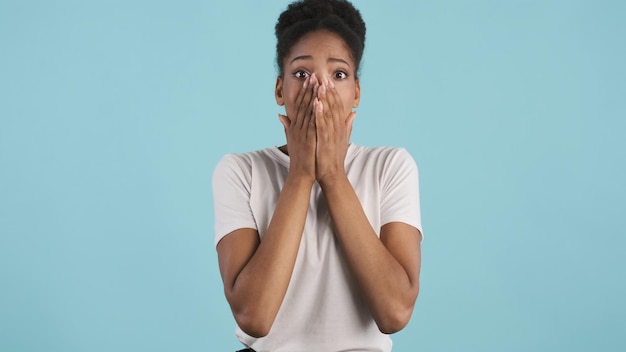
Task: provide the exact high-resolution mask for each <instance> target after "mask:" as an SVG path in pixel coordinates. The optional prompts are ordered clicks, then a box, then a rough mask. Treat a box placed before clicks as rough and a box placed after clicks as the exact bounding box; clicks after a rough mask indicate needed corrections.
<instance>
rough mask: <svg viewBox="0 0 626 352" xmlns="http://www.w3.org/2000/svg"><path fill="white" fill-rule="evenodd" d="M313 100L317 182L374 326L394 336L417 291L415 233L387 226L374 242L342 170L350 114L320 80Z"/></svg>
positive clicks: (395, 224)
mask: <svg viewBox="0 0 626 352" xmlns="http://www.w3.org/2000/svg"><path fill="white" fill-rule="evenodd" d="M318 96H319V99H317V100H316V101H315V106H316V114H315V115H316V120H315V121H316V125H317V155H316V160H317V166H316V177H317V181H318V183H319V184H320V186H321V188H322V192H323V193H324V196H325V198H326V202H327V204H328V209H329V212H330V216H331V218H332V221H333V224H334V226H335V231H336V237H337V239H338V241H339V244H340V246H341V248H342V250H343V253H344V255H345V257H346V261H347V263H348V266H349V267H350V269H351V272H352V274H353V275H354V277H355V278H356V282H357V284H358V285H359V288H360V291H361V292H363V296H364V298H365V301H366V302H367V305H368V307H369V310H370V312H371V314H372V316H373V318H374V320H375V321H376V324H377V325H378V328H379V329H380V331H382V332H384V333H394V332H396V331H399V330H401V329H402V328H404V326H406V324H407V323H408V321H409V319H410V317H411V314H412V312H413V307H414V305H415V300H416V299H417V294H418V292H419V272H420V260H421V258H420V239H421V234H420V233H419V230H418V229H416V228H414V227H412V226H410V225H407V224H404V223H400V222H392V223H389V224H386V225H384V226H383V227H382V228H381V233H380V239H379V238H378V237H377V236H376V233H375V232H374V229H373V228H372V226H371V225H370V223H369V221H368V219H367V217H366V215H365V212H364V211H363V207H362V206H361V203H360V201H359V199H358V197H357V195H356V193H355V191H354V189H353V188H352V185H351V184H350V181H349V180H348V177H347V176H346V172H345V168H344V162H345V157H346V154H347V149H348V142H349V137H350V132H351V128H352V121H353V120H354V117H355V115H354V114H355V113H354V112H351V113H349V114H347V113H346V111H345V110H344V107H343V106H342V103H341V99H340V97H339V95H338V93H337V91H336V89H335V87H334V84H333V83H332V81H330V80H326V81H324V82H323V84H322V85H321V86H320V89H319V94H318ZM346 116H347V117H346Z"/></svg>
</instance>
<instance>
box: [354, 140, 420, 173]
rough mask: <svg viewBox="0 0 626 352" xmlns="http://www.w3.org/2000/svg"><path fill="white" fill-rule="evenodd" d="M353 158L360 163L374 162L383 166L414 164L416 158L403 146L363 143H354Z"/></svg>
mask: <svg viewBox="0 0 626 352" xmlns="http://www.w3.org/2000/svg"><path fill="white" fill-rule="evenodd" d="M352 149H353V150H352V154H353V160H354V161H356V162H360V163H372V162H374V163H375V164H377V165H379V166H380V167H383V168H388V167H391V166H393V165H406V164H408V165H414V166H415V167H417V166H416V163H415V159H413V157H412V156H411V154H410V153H409V152H408V151H407V150H406V149H405V148H402V147H391V146H378V147H366V146H361V145H354V144H353V145H352Z"/></svg>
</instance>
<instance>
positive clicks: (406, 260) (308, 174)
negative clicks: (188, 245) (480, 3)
mask: <svg viewBox="0 0 626 352" xmlns="http://www.w3.org/2000/svg"><path fill="white" fill-rule="evenodd" d="M276 37H277V40H278V44H277V64H278V68H279V75H278V78H277V80H276V89H275V96H276V102H277V103H278V105H281V106H284V107H285V113H286V114H285V115H279V119H280V121H281V122H282V124H283V126H284V128H285V135H286V139H287V144H286V145H283V146H282V147H271V148H267V149H263V150H259V151H254V152H249V153H243V154H230V155H226V156H225V157H224V158H223V159H222V160H221V161H220V162H219V164H218V165H217V167H216V170H215V173H214V176H213V192H214V201H215V229H216V237H215V241H216V246H217V251H218V256H219V266H220V271H221V275H222V279H223V282H224V291H225V294H226V298H227V300H228V302H229V304H230V307H231V310H232V312H233V315H234V317H235V320H236V322H237V330H236V334H237V338H238V339H239V341H241V342H242V343H243V344H244V345H245V346H246V347H247V348H248V349H247V350H248V351H258V352H261V351H272V352H279V351H289V352H293V351H324V352H327V351H390V350H391V339H390V338H389V336H388V334H392V333H394V332H396V331H398V330H400V329H402V328H403V327H404V326H405V325H406V324H407V323H408V321H409V319H410V317H411V314H412V312H413V307H414V304H415V300H416V298H417V295H418V291H419V272H420V241H421V238H422V237H421V236H422V235H421V223H420V210H419V191H418V174H417V167H416V165H415V162H414V161H413V159H412V158H411V156H410V155H409V154H408V153H407V152H406V150H404V149H401V148H391V147H377V148H369V147H363V146H358V145H355V144H351V143H350V131H351V128H352V123H353V121H354V120H355V116H356V113H355V112H354V111H353V110H352V109H354V108H356V107H357V106H358V105H359V99H360V91H361V87H360V83H359V79H358V72H359V63H360V61H361V56H362V54H363V48H364V44H365V24H364V23H363V20H362V18H361V15H360V13H359V12H358V11H357V10H356V9H355V8H354V7H353V6H352V4H350V3H349V2H347V1H341V0H304V1H298V2H296V3H293V4H291V5H290V6H289V7H288V8H287V10H285V11H284V12H283V13H282V14H281V15H280V18H279V19H278V23H277V24H276Z"/></svg>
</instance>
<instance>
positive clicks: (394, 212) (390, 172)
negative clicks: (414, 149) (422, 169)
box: [380, 148, 423, 236]
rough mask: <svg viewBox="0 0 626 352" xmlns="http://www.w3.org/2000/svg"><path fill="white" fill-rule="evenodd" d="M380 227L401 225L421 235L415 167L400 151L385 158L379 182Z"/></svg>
mask: <svg viewBox="0 0 626 352" xmlns="http://www.w3.org/2000/svg"><path fill="white" fill-rule="evenodd" d="M381 181H382V182H381V188H382V189H381V193H382V196H381V209H380V210H381V213H380V215H381V224H382V225H384V224H388V223H390V222H403V223H406V224H408V225H411V226H413V227H415V228H417V229H418V230H419V231H420V233H422V236H423V231H422V221H421V215H420V200H419V175H418V170H417V164H416V163H415V160H414V159H413V158H412V157H411V155H410V154H409V153H408V152H407V151H406V150H405V149H403V148H395V149H393V151H392V152H391V153H390V154H389V155H388V157H387V159H386V161H385V167H384V169H383V172H382V180H381Z"/></svg>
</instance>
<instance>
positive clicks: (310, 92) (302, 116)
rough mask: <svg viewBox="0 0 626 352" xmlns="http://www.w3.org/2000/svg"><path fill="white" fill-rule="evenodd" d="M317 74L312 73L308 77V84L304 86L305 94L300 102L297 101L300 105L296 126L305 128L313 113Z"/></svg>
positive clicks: (298, 105) (297, 111)
mask: <svg viewBox="0 0 626 352" xmlns="http://www.w3.org/2000/svg"><path fill="white" fill-rule="evenodd" d="M316 85H317V83H316V81H315V76H314V75H311V76H310V77H308V78H307V86H306V88H303V89H302V90H303V91H304V94H303V96H302V99H301V101H300V103H299V104H298V103H297V102H296V106H297V107H298V108H297V110H296V127H297V128H300V129H301V128H303V127H305V126H306V125H307V124H308V122H309V119H310V118H311V115H312V114H313V106H312V105H313V98H314V90H315V88H316Z"/></svg>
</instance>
